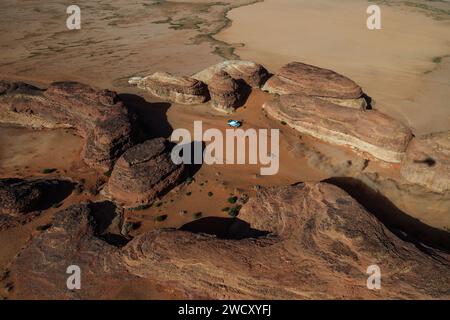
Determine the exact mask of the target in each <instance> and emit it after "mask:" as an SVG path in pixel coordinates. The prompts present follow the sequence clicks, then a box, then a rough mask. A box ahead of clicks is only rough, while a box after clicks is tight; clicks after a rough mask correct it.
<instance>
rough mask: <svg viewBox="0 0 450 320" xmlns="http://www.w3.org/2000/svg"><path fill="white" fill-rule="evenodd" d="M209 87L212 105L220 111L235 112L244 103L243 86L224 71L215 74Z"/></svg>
mask: <svg viewBox="0 0 450 320" xmlns="http://www.w3.org/2000/svg"><path fill="white" fill-rule="evenodd" d="M208 89H209V93H210V95H211V104H212V106H213V107H214V108H216V109H218V110H220V111H224V112H233V111H234V110H235V109H236V108H237V107H239V106H241V105H242V100H243V92H242V91H243V90H242V88H240V86H239V83H238V82H237V81H236V80H234V79H233V78H232V77H231V76H230V75H229V74H228V73H226V72H224V71H221V72H218V73H216V74H214V76H213V77H212V79H211V81H210V82H209V85H208Z"/></svg>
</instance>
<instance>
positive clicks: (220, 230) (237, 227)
mask: <svg viewBox="0 0 450 320" xmlns="http://www.w3.org/2000/svg"><path fill="white" fill-rule="evenodd" d="M180 230H182V231H188V232H192V233H204V234H210V235H214V236H216V237H217V238H219V239H227V240H241V239H246V238H259V237H264V236H266V235H268V234H269V232H267V231H260V230H256V229H252V228H251V227H250V224H249V223H247V222H245V221H243V220H240V219H238V218H220V217H207V218H202V219H199V220H195V221H192V222H189V223H187V224H185V225H183V226H182V227H181V228H180Z"/></svg>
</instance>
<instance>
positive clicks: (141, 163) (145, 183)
mask: <svg viewBox="0 0 450 320" xmlns="http://www.w3.org/2000/svg"><path fill="white" fill-rule="evenodd" d="M184 173H185V171H184V166H183V165H175V164H174V163H173V161H172V160H171V158H170V148H169V144H168V141H166V140H165V139H163V138H157V139H152V140H147V141H145V142H144V143H141V144H138V145H136V146H134V147H132V148H130V149H128V150H127V151H126V152H125V153H124V154H123V155H122V156H121V157H120V158H119V159H118V160H117V162H116V164H115V166H114V169H113V170H112V173H111V177H110V179H109V181H108V185H107V187H106V189H105V194H107V195H108V196H110V197H111V198H112V199H114V200H115V201H116V202H119V203H121V204H123V205H125V206H128V207H137V206H140V205H146V204H150V203H152V202H153V201H154V200H155V199H156V198H157V197H158V196H159V195H161V194H163V193H164V192H166V191H168V190H170V189H171V188H172V187H174V186H175V185H176V184H177V183H179V182H180V181H181V180H182V179H183V178H184Z"/></svg>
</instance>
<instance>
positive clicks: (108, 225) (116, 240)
mask: <svg viewBox="0 0 450 320" xmlns="http://www.w3.org/2000/svg"><path fill="white" fill-rule="evenodd" d="M89 206H90V207H91V209H92V216H93V218H94V220H95V233H96V235H97V237H99V238H100V239H102V240H104V241H106V242H107V243H109V244H111V245H114V246H116V247H123V246H124V245H126V244H127V243H128V242H129V241H130V239H129V238H127V237H125V236H123V235H122V234H121V233H120V232H121V229H122V224H123V216H122V214H121V213H120V211H121V209H120V208H118V207H117V206H116V205H115V204H114V203H112V202H110V201H102V202H93V203H91V204H90V205H89Z"/></svg>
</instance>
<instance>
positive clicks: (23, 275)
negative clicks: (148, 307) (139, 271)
mask: <svg viewBox="0 0 450 320" xmlns="http://www.w3.org/2000/svg"><path fill="white" fill-rule="evenodd" d="M98 207H99V205H98V204H95V203H88V204H81V205H75V206H72V207H69V208H68V209H66V210H62V211H60V212H59V213H58V214H57V215H56V216H55V218H54V220H53V223H52V227H51V228H50V229H49V230H47V231H46V232H45V233H43V234H40V235H38V236H37V237H36V238H34V240H33V242H32V244H31V246H29V247H28V248H26V249H24V250H23V251H22V253H21V254H20V255H19V256H18V258H17V264H16V266H17V269H16V272H17V275H19V278H18V279H17V280H16V281H15V283H16V284H17V290H18V291H19V292H18V295H19V296H21V295H28V296H29V297H34V298H39V299H56V298H58V297H59V298H62V299H77V298H80V296H81V295H82V296H83V297H84V298H87V299H89V298H90V299H95V298H96V296H95V293H94V292H97V293H98V292H99V291H102V289H103V290H106V288H102V287H101V286H102V285H105V286H108V285H111V283H112V281H113V279H111V278H110V279H108V278H109V277H111V276H112V274H113V272H116V275H118V274H117V272H120V270H121V267H120V266H119V265H117V264H116V261H117V253H118V252H117V250H116V247H115V246H114V245H112V244H109V243H108V242H106V241H105V240H104V239H102V238H101V237H102V235H104V233H105V231H104V228H103V229H102V228H100V226H101V225H104V224H108V225H109V224H110V223H111V222H112V220H113V219H114V217H111V215H110V214H109V216H108V215H106V214H102V211H103V210H99V208H98ZM33 260H34V261H36V262H37V261H39V262H38V263H33V262H32V261H33ZM71 265H77V266H80V268H81V272H82V288H83V290H68V289H67V285H66V281H67V277H68V275H67V273H66V270H67V268H68V267H69V266H71ZM42 273H46V274H47V276H46V278H47V279H51V281H49V282H47V283H46V284H45V285H44V287H46V289H45V290H42V284H39V282H36V280H37V279H38V278H39V276H38V277H36V276H37V274H42ZM120 277H121V278H123V280H124V281H127V280H128V278H129V277H128V276H127V275H126V274H125V273H123V274H120ZM107 279H108V280H107ZM22 289H25V290H28V291H29V292H28V294H25V292H21V291H22ZM97 289H98V291H96V290H97ZM81 292H83V293H82V294H80V293H81ZM93 293H94V294H93Z"/></svg>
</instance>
